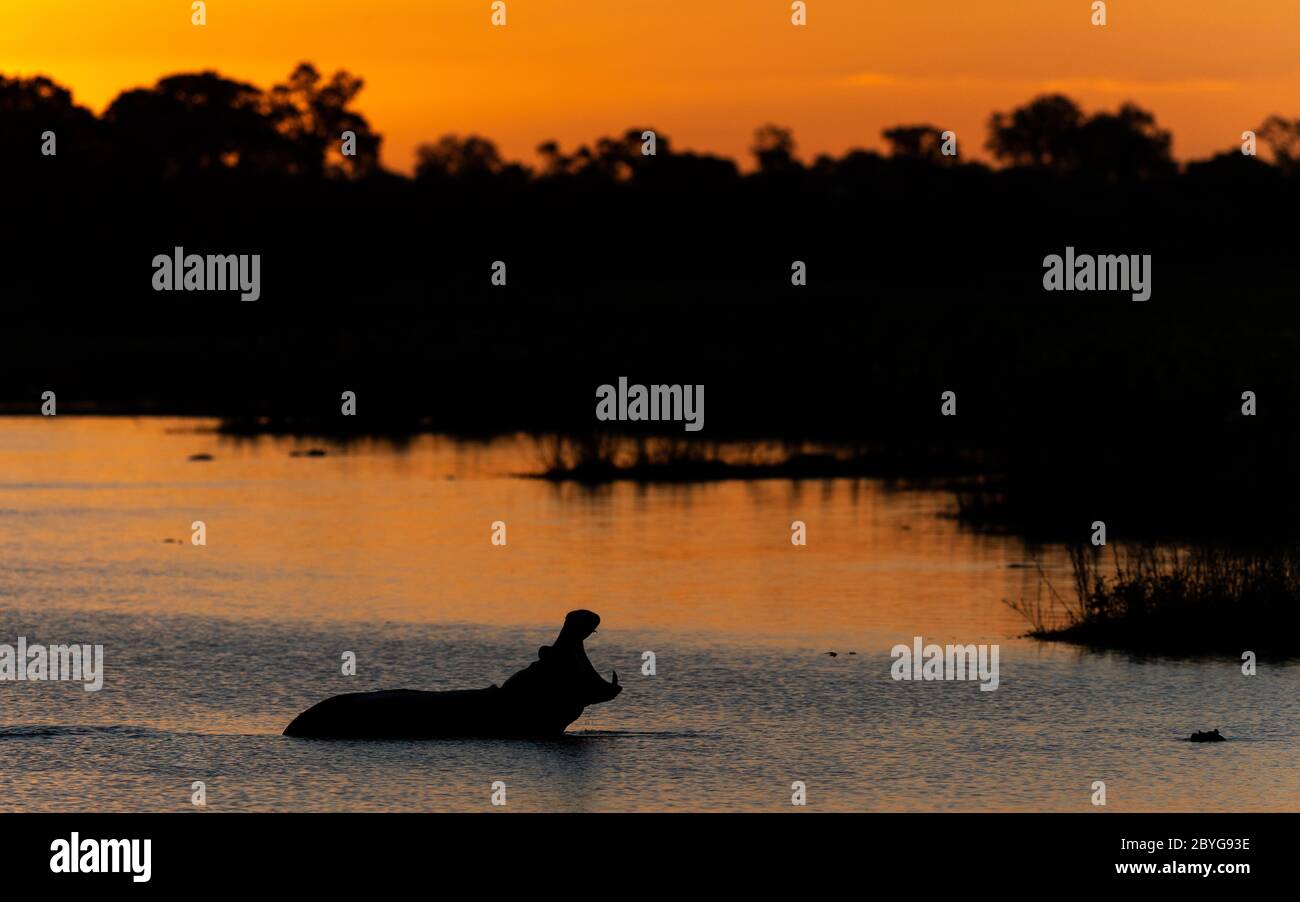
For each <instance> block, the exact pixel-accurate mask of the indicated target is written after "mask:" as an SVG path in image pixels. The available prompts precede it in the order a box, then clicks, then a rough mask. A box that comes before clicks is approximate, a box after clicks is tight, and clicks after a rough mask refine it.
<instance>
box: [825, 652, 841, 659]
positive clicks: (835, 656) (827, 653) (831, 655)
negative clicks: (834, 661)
mask: <svg viewBox="0 0 1300 902" xmlns="http://www.w3.org/2000/svg"><path fill="white" fill-rule="evenodd" d="M826 657H828V658H838V657H839V652H837V651H828V652H826Z"/></svg>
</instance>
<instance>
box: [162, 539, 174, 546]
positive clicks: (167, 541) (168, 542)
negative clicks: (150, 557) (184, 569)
mask: <svg viewBox="0 0 1300 902" xmlns="http://www.w3.org/2000/svg"><path fill="white" fill-rule="evenodd" d="M163 541H164V542H166V543H167V544H169V545H170V544H171V543H172V542H175V541H176V539H163Z"/></svg>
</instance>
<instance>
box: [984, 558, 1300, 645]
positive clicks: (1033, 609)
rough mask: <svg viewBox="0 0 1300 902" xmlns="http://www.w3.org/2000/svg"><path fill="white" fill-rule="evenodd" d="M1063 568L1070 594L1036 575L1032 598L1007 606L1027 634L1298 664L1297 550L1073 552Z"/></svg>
mask: <svg viewBox="0 0 1300 902" xmlns="http://www.w3.org/2000/svg"><path fill="white" fill-rule="evenodd" d="M1107 551H1109V553H1107ZM1070 563H1071V565H1072V568H1073V574H1074V591H1073V595H1072V596H1068V595H1067V596H1062V595H1060V594H1058V593H1057V591H1056V589H1055V588H1054V587H1053V586H1052V584H1051V581H1050V580H1049V579H1048V578H1047V575H1046V574H1045V573H1044V572H1043V570H1042V568H1041V567H1039V577H1040V578H1039V591H1038V594H1037V596H1036V597H1035V598H1034V599H1033V600H1026V599H1021V600H1020V601H1018V602H1009V604H1010V606H1011V607H1012V608H1013V609H1015V610H1016V611H1018V612H1019V613H1020V614H1021V615H1023V616H1024V617H1025V618H1026V620H1028V621H1029V623H1030V625H1031V626H1032V629H1031V631H1030V633H1029V635H1030V636H1033V637H1035V638H1038V639H1049V640H1057V641H1063V642H1073V643H1077V644H1081V645H1087V646H1092V647H1097V648H1112V649H1121V650H1127V651H1135V652H1149V653H1153V654H1167V655H1201V654H1221V653H1223V654H1232V655H1234V656H1235V657H1238V658H1239V657H1240V656H1241V655H1243V654H1244V653H1245V652H1247V651H1251V652H1254V653H1256V654H1257V655H1260V654H1267V655H1275V656H1276V655H1280V656H1285V657H1292V656H1300V632H1298V631H1300V549H1295V548H1287V549H1271V550H1246V551H1243V550H1237V549H1226V548H1217V547H1195V548H1175V547H1166V546H1159V545H1140V546H1129V547H1125V548H1122V549H1121V548H1120V547H1118V546H1110V547H1109V549H1102V548H1095V547H1093V546H1081V547H1080V546H1076V547H1072V548H1071V549H1070ZM1044 589H1046V596H1047V597H1046V598H1045V597H1044Z"/></svg>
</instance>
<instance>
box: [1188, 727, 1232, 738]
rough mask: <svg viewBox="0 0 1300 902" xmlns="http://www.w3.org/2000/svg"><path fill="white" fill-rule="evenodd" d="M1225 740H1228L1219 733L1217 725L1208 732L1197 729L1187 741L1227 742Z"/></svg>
mask: <svg viewBox="0 0 1300 902" xmlns="http://www.w3.org/2000/svg"><path fill="white" fill-rule="evenodd" d="M1227 741H1228V740H1227V739H1225V738H1224V737H1223V736H1220V735H1219V730H1218V728H1217V727H1216V728H1215V729H1213V730H1210V731H1209V732H1208V733H1203V732H1201V731H1199V730H1198V731H1196V732H1195V733H1193V734H1192V735H1191V738H1190V739H1188V742H1227Z"/></svg>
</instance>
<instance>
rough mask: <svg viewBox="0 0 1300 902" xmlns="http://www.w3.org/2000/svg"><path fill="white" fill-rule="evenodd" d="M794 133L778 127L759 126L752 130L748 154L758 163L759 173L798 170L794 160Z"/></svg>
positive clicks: (797, 164) (796, 162)
mask: <svg viewBox="0 0 1300 902" xmlns="http://www.w3.org/2000/svg"><path fill="white" fill-rule="evenodd" d="M794 148H795V144H794V132H792V131H791V130H790V129H788V128H785V127H783V126H780V125H771V124H768V125H761V126H759V127H758V128H757V129H755V130H754V144H753V147H751V148H750V153H752V154H753V155H754V159H756V160H757V161H758V169H759V172H763V173H769V174H770V173H782V172H789V171H791V170H793V169H796V168H798V166H799V163H798V161H797V160H795V158H794Z"/></svg>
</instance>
